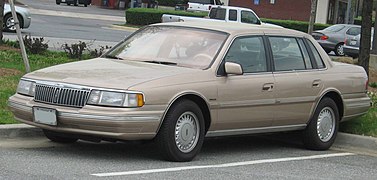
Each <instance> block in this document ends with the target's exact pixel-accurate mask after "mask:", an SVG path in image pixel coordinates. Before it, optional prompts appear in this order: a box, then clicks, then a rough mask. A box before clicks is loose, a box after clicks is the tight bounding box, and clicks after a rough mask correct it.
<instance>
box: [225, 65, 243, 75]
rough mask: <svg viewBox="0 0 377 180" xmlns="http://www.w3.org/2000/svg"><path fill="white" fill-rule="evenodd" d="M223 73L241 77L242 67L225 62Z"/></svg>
mask: <svg viewBox="0 0 377 180" xmlns="http://www.w3.org/2000/svg"><path fill="white" fill-rule="evenodd" d="M225 72H226V74H234V75H242V74H243V71H242V67H241V65H240V64H237V63H233V62H226V63H225Z"/></svg>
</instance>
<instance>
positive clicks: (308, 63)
mask: <svg viewBox="0 0 377 180" xmlns="http://www.w3.org/2000/svg"><path fill="white" fill-rule="evenodd" d="M297 41H298V44H299V45H300V49H301V53H302V56H303V57H304V61H305V66H306V69H313V66H312V63H311V61H310V56H309V53H308V50H307V49H306V46H305V44H304V41H303V40H302V39H297Z"/></svg>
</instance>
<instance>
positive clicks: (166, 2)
mask: <svg viewBox="0 0 377 180" xmlns="http://www.w3.org/2000/svg"><path fill="white" fill-rule="evenodd" d="M187 2H188V0H158V5H161V6H171V7H174V6H175V5H176V4H187Z"/></svg>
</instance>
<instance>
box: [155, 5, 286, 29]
mask: <svg viewBox="0 0 377 180" xmlns="http://www.w3.org/2000/svg"><path fill="white" fill-rule="evenodd" d="M161 21H162V22H188V21H223V22H229V23H246V24H258V25H264V26H270V27H280V28H281V26H278V25H274V24H268V23H263V22H262V21H261V20H260V19H259V17H258V16H257V15H256V14H255V13H254V11H253V10H251V9H248V8H241V7H233V6H214V7H212V8H211V10H210V12H209V13H208V17H206V18H199V17H189V16H177V15H170V14H163V15H162V18H161Z"/></svg>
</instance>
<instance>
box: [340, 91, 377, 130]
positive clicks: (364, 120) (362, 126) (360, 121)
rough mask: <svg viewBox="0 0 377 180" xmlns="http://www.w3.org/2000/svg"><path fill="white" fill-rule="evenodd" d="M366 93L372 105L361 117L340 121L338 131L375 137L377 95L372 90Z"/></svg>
mask: <svg viewBox="0 0 377 180" xmlns="http://www.w3.org/2000/svg"><path fill="white" fill-rule="evenodd" d="M368 95H369V97H370V98H371V100H372V107H371V108H369V110H368V113H367V114H365V115H364V116H362V117H359V118H356V119H353V120H350V121H346V122H344V123H341V124H340V131H342V132H347V133H352V134H360V135H365V136H374V137H377V95H376V93H373V92H369V93H368Z"/></svg>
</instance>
